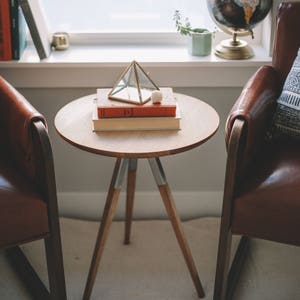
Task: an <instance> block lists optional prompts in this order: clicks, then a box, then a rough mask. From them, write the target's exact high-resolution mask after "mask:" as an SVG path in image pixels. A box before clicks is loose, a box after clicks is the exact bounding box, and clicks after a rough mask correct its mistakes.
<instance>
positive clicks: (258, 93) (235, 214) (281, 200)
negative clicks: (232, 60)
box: [214, 2, 300, 300]
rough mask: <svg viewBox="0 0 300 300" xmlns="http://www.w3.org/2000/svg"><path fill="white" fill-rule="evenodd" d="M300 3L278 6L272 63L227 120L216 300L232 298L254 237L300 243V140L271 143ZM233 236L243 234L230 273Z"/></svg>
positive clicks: (299, 41) (295, 44) (298, 42)
mask: <svg viewBox="0 0 300 300" xmlns="http://www.w3.org/2000/svg"><path fill="white" fill-rule="evenodd" d="M299 28H300V3H292V2H286V3H282V4H281V5H280V7H279V11H278V16H277V28H276V34H275V40H274V48H273V61H272V66H264V67H261V68H260V69H259V70H258V71H257V72H256V73H255V74H254V75H253V77H252V78H251V79H250V80H249V81H248V83H247V84H246V86H245V87H244V89H243V91H242V93H241V95H240V97H239V98H238V99H237V101H236V103H235V104H234V106H233V108H232V110H231V112H230V114H229V117H228V119H227V123H226V145H227V153H228V157H227V166H226V175H225V187H224V198H223V209H222V217H221V228H220V239H219V249H218V258H217V269H216V278H215V289H214V300H223V299H232V293H233V287H234V283H235V282H236V280H237V277H238V275H239V271H240V269H241V267H242V263H243V258H245V254H246V250H247V248H248V243H249V237H255V238H260V239H266V240H271V241H275V242H281V243H287V244H292V245H298V246H299V245H300V234H299V228H300V155H299V153H300V144H299V143H293V142H288V141H285V142H284V143H280V142H276V141H269V142H267V141H266V138H265V136H266V132H267V130H268V126H269V124H270V121H271V119H272V115H273V113H274V110H275V107H276V99H277V97H278V96H279V95H280V92H281V90H282V86H283V83H284V81H285V78H286V77H287V74H288V73H289V70H290V68H291V66H292V64H293V61H294V59H295V57H296V55H297V51H298V48H299V47H300V34H299ZM232 234H238V235H241V236H242V238H241V241H240V244H239V246H238V250H237V252H236V254H235V258H234V260H233V263H232V266H231V269H230V271H228V270H229V256H230V246H231V239H232Z"/></svg>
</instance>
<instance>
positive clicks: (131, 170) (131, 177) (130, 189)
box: [124, 158, 137, 245]
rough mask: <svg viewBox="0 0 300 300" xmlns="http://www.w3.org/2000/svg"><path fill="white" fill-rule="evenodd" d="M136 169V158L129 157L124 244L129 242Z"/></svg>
mask: <svg viewBox="0 0 300 300" xmlns="http://www.w3.org/2000/svg"><path fill="white" fill-rule="evenodd" d="M136 169H137V159H136V158H130V159H129V164H128V175H127V191H126V193H127V194H126V216H125V237H124V244H125V245H128V244H129V243H130V232H131V223H132V214H133V202H134V192H135V183H136Z"/></svg>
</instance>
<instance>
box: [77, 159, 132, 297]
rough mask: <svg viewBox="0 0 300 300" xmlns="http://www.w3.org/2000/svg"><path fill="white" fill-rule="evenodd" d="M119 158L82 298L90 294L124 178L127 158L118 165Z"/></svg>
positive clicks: (117, 162) (118, 162)
mask: <svg viewBox="0 0 300 300" xmlns="http://www.w3.org/2000/svg"><path fill="white" fill-rule="evenodd" d="M120 162H121V159H117V161H116V165H115V169H114V173H113V176H112V179H111V183H110V187H109V191H108V194H107V198H106V203H105V207H104V211H103V216H102V220H101V223H100V227H99V231H98V236H97V239H96V245H95V248H94V254H93V258H92V261H91V265H90V270H89V274H88V278H87V282H86V286H85V290H84V294H83V299H84V300H88V299H89V298H90V296H91V293H92V289H93V285H94V282H95V279H96V275H97V270H98V267H99V264H100V259H101V257H102V254H103V250H104V246H105V242H106V239H107V236H108V232H109V228H110V225H111V223H112V220H113V217H114V214H115V210H116V206H117V202H118V198H119V194H120V191H121V186H122V181H123V178H124V174H125V170H126V168H127V164H128V159H124V161H123V164H122V166H121V167H120Z"/></svg>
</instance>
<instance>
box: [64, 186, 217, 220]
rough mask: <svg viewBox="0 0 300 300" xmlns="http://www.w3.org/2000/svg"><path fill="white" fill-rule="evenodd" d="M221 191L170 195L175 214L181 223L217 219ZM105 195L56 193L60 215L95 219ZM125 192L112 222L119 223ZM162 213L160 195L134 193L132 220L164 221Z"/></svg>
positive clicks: (102, 205)
mask: <svg viewBox="0 0 300 300" xmlns="http://www.w3.org/2000/svg"><path fill="white" fill-rule="evenodd" d="M222 194H223V193H222V192H221V191H178V192H176V191H175V192H173V196H174V199H175V202H176V206H177V209H178V212H179V214H180V216H181V218H182V219H183V220H185V219H193V218H198V217H202V216H219V215H220V212H221V204H222ZM105 199H106V193H96V192H95V193H89V192H86V193H85V192H78V193H75V192H60V193H58V202H59V209H60V215H61V216H65V217H73V218H84V219H93V220H99V219H100V218H101V216H102V211H103V207H104V203H105ZM124 211H125V192H122V193H121V195H120V198H119V203H118V206H117V211H116V216H115V219H117V220H123V219H124ZM164 218H166V212H165V209H164V206H163V203H162V201H161V198H160V195H159V193H158V192H156V191H147V192H136V194H135V203H134V219H164Z"/></svg>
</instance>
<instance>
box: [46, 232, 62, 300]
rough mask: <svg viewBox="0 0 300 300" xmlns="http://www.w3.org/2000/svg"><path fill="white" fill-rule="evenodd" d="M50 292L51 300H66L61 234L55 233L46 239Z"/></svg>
mask: <svg viewBox="0 0 300 300" xmlns="http://www.w3.org/2000/svg"><path fill="white" fill-rule="evenodd" d="M44 243H45V250H46V259H47V269H48V278H49V290H50V299H51V300H66V299H67V295H66V284H65V275H64V266H63V257H62V248H61V241H60V234H59V233H53V232H52V234H51V236H50V237H47V238H45V239H44Z"/></svg>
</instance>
